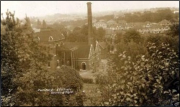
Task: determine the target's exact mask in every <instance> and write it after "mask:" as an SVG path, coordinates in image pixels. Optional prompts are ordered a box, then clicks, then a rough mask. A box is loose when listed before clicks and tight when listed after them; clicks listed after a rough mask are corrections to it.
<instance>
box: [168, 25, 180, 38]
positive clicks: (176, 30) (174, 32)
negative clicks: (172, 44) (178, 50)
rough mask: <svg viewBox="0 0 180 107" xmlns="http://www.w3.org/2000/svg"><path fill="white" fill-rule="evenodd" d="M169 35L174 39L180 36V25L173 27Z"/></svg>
mask: <svg viewBox="0 0 180 107" xmlns="http://www.w3.org/2000/svg"><path fill="white" fill-rule="evenodd" d="M167 34H168V35H171V36H172V37H175V36H179V24H173V25H171V26H170V29H169V31H168V33H167Z"/></svg>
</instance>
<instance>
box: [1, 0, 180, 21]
mask: <svg viewBox="0 0 180 107" xmlns="http://www.w3.org/2000/svg"><path fill="white" fill-rule="evenodd" d="M87 2H89V1H1V13H5V12H6V10H7V9H9V10H10V11H12V12H13V11H15V12H16V17H19V18H22V17H25V14H27V15H28V16H44V15H52V14H56V13H62V14H72V13H86V12H87V5H86V3H87ZM90 2H92V11H93V12H101V11H110V10H126V9H128V10H131V9H147V8H155V7H178V8H179V1H90Z"/></svg>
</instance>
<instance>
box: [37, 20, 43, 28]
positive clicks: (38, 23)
mask: <svg viewBox="0 0 180 107" xmlns="http://www.w3.org/2000/svg"><path fill="white" fill-rule="evenodd" d="M41 27H42V24H41V21H40V20H39V19H38V20H37V28H39V29H40V28H41Z"/></svg>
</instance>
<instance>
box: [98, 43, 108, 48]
mask: <svg viewBox="0 0 180 107" xmlns="http://www.w3.org/2000/svg"><path fill="white" fill-rule="evenodd" d="M99 46H100V47H101V48H102V49H105V48H107V44H106V42H99Z"/></svg>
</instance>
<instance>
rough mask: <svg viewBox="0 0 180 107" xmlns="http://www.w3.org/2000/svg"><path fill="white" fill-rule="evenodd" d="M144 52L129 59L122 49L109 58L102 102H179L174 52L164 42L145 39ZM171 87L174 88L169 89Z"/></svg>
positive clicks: (149, 103) (152, 103)
mask: <svg viewBox="0 0 180 107" xmlns="http://www.w3.org/2000/svg"><path fill="white" fill-rule="evenodd" d="M147 48H148V55H147V56H144V55H140V56H136V61H132V60H131V57H130V56H127V55H126V53H125V52H123V53H120V54H118V58H117V57H116V56H112V58H113V59H114V58H116V59H118V60H119V62H118V63H117V62H114V60H113V59H111V58H110V61H109V70H108V75H107V76H108V77H106V78H105V77H102V78H104V79H106V80H105V81H106V83H105V84H101V85H100V87H101V92H102V98H103V100H102V103H101V104H102V105H106V106H124V105H127V106H134V105H137V106H141V105H176V106H178V103H179V98H178V96H179V93H178V92H179V86H178V84H179V76H178V73H179V67H178V55H177V53H176V52H175V51H174V50H172V49H171V48H170V47H169V45H168V44H164V43H162V44H161V45H159V46H157V45H155V44H154V43H149V44H148V46H147ZM172 90H174V91H172Z"/></svg>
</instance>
